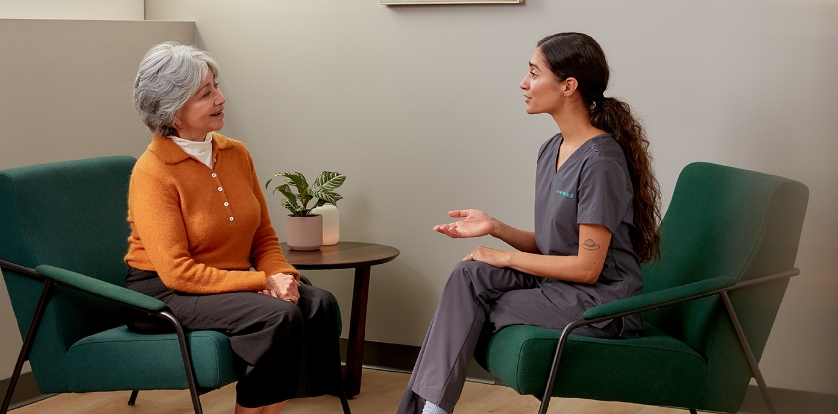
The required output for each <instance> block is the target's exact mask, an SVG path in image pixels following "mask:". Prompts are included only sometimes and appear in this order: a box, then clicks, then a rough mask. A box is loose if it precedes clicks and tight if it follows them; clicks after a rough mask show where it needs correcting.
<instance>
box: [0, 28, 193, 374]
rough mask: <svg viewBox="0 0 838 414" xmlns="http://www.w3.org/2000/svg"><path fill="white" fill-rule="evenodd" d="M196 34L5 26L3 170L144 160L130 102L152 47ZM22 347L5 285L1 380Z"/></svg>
mask: <svg viewBox="0 0 838 414" xmlns="http://www.w3.org/2000/svg"><path fill="white" fill-rule="evenodd" d="M194 30H195V25H194V24H193V23H192V22H144V21H133V22H128V21H70V20H7V19H0V56H2V57H3V58H2V59H0V97H2V99H0V131H2V132H0V169H6V168H12V167H18V166H23V165H31V164H38V163H44V162H53V161H61V160H69V159H80V158H89V157H96V156H105V155H118V154H128V155H133V156H135V157H136V156H139V155H140V154H142V152H143V150H144V149H145V147H146V146H147V145H148V141H149V134H148V132H146V131H147V130H146V128H145V127H144V126H142V123H141V122H140V120H139V118H138V117H137V114H136V112H135V110H134V106H133V104H132V103H131V84H132V82H133V80H134V75H136V73H137V66H138V65H139V62H140V59H142V56H143V54H144V53H145V52H146V50H148V48H149V47H151V46H152V45H154V44H156V43H159V42H162V41H165V40H171V39H174V38H179V39H182V40H183V41H186V42H192V41H194ZM58 184H59V185H60V181H59V182H58ZM20 345H21V339H20V334H19V331H18V328H17V323H16V322H15V319H14V314H13V313H12V307H11V304H10V303H9V297H8V293H7V292H6V288H5V283H4V282H3V279H2V278H0V378H8V377H9V376H11V372H12V368H13V367H14V364H15V360H16V359H17V355H18V351H19V350H20ZM27 371H28V369H27Z"/></svg>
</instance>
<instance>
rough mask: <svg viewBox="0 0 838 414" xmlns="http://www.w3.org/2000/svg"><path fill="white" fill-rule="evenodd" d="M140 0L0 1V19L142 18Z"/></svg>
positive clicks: (142, 10) (143, 8) (142, 9)
mask: <svg viewBox="0 0 838 414" xmlns="http://www.w3.org/2000/svg"><path fill="white" fill-rule="evenodd" d="M144 11H145V7H144V4H143V0H2V1H0V19H84V20H143V13H144Z"/></svg>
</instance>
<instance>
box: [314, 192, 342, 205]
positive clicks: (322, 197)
mask: <svg viewBox="0 0 838 414" xmlns="http://www.w3.org/2000/svg"><path fill="white" fill-rule="evenodd" d="M314 196H315V197H317V198H319V200H318V201H317V204H318V205H317V206H318V207H320V206H322V205H323V204H326V203H329V204H334V205H337V204H336V203H337V202H338V200H340V199H342V198H343V196H341V195H340V194H338V193H335V192H332V191H328V190H321V191H317V192H315V193H314ZM320 201H324V203H320Z"/></svg>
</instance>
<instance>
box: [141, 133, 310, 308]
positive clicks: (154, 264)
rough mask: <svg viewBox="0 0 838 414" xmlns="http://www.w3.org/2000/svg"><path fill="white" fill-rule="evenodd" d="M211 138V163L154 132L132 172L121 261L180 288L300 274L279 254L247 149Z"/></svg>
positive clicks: (206, 288) (215, 287) (251, 285)
mask: <svg viewBox="0 0 838 414" xmlns="http://www.w3.org/2000/svg"><path fill="white" fill-rule="evenodd" d="M212 141H213V143H212V158H213V165H214V166H215V168H214V169H210V168H209V167H207V166H206V165H204V164H203V163H201V162H200V161H198V160H197V159H195V158H194V157H192V156H191V155H189V154H187V153H186V152H184V151H183V150H182V149H181V148H180V147H179V146H178V145H177V144H175V143H174V142H173V141H172V140H171V139H169V138H166V137H163V136H160V135H154V136H153V138H152V142H151V145H149V146H148V150H147V151H146V152H145V153H143V155H142V156H141V157H140V159H138V160H137V164H136V165H135V166H134V171H133V173H132V174H131V184H130V187H129V190H128V222H129V223H130V224H131V235H130V236H129V237H128V243H129V246H128V254H127V255H126V256H125V262H126V263H128V265H129V266H131V267H133V268H135V269H140V270H149V271H156V272H157V273H158V274H159V275H160V279H162V280H163V283H165V284H166V286H168V287H169V288H170V289H172V290H175V291H179V292H185V293H199V294H209V293H224V292H241V291H258V290H263V289H266V288H267V287H266V280H265V279H266V278H267V276H270V275H273V274H276V273H289V274H294V275H299V273H298V272H297V270H296V269H294V267H293V266H291V265H290V264H288V262H287V261H285V257H284V256H283V255H282V249H281V248H280V245H279V239H278V238H277V236H276V232H275V231H274V229H273V226H271V219H270V216H269V215H268V207H267V204H266V203H265V196H264V194H263V193H262V188H261V186H260V185H259V179H258V178H257V177H256V170H255V168H254V167H253V160H252V159H251V158H250V153H249V152H248V151H247V149H246V148H245V147H244V145H243V144H242V143H241V142H239V141H236V140H233V139H230V138H227V137H225V136H223V135H221V134H218V133H213V136H212ZM251 266H252V267H254V268H255V269H256V270H255V271H251V270H250V268H251ZM236 269H237V270H236Z"/></svg>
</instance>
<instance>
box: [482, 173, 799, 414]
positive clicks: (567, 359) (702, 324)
mask: <svg viewBox="0 0 838 414" xmlns="http://www.w3.org/2000/svg"><path fill="white" fill-rule="evenodd" d="M808 197H809V190H808V188H807V187H806V186H805V185H803V184H801V183H799V182H796V181H793V180H789V179H785V178H782V177H778V176H773V175H768V174H762V173H758V172H753V171H747V170H742V169H737V168H731V167H725V166H721V165H714V164H709V163H694V164H690V165H688V166H687V167H685V168H684V170H683V171H682V172H681V175H680V176H679V178H678V182H677V184H676V187H675V192H674V195H673V197H672V202H671V204H670V206H669V209H668V210H667V212H666V215H665V217H664V219H663V222H662V224H661V258H660V260H658V261H655V262H650V263H647V264H646V265H644V267H643V282H644V288H643V294H642V295H640V296H635V297H632V298H628V299H624V300H620V301H616V302H612V303H607V304H603V305H600V306H598V307H595V308H592V309H589V310H588V311H587V312H585V313H584V315H583V319H580V320H577V321H575V322H573V323H572V324H570V325H569V326H568V327H567V328H565V330H564V331H563V332H562V333H558V332H555V331H550V330H547V329H541V328H537V327H531V326H523V325H519V326H511V327H508V328H505V329H503V330H501V331H500V332H498V333H496V334H495V335H493V336H492V337H491V338H490V339H489V340H488V341H486V343H484V344H483V346H481V347H479V348H478V350H477V352H476V355H475V357H476V359H477V361H478V362H479V363H480V364H481V365H482V366H483V367H484V368H486V369H487V370H488V371H490V372H492V373H493V374H494V375H496V376H497V377H498V378H500V379H501V380H502V381H504V382H505V383H506V384H507V385H508V386H510V387H512V388H513V389H515V391H517V392H518V393H520V394H522V395H524V394H530V395H534V396H536V397H538V398H540V399H541V407H540V409H539V413H542V414H543V413H546V412H547V406H548V404H549V401H550V397H551V396H557V397H568V398H584V399H595V400H605V401H623V402H631V403H637V404H646V405H656V406H669V407H683V408H686V409H689V410H690V412H691V413H693V414H694V413H696V411H697V410H706V411H714V412H727V413H735V412H737V411H738V410H739V407H740V405H741V404H742V400H743V399H744V395H745V391H746V389H747V387H748V383H749V382H750V379H751V377H754V378H755V379H756V380H757V383H758V385H759V387H760V390H761V392H762V394H763V397H764V399H765V401H766V404H767V406H768V408H769V411H770V412H771V413H772V414H773V413H775V409H774V405H773V403H772V401H771V399H770V397H769V394H768V390H767V388H766V385H765V381H764V380H763V378H762V375H761V374H760V371H759V367H758V365H757V364H758V362H759V359H760V357H761V356H762V352H763V349H764V347H765V343H766V341H767V340H768V334H769V332H770V331H771V327H772V325H773V324H774V319H775V317H776V315H777V310H778V309H779V307H780V302H781V301H782V299H783V295H784V294H785V290H786V286H787V285H788V282H789V279H790V277H792V276H794V275H797V274H798V273H799V271H798V270H797V269H796V268H794V261H795V257H796V255H797V248H798V243H799V241H800V232H801V228H802V225H803V217H804V215H805V212H806V205H807V202H808ZM641 312H642V313H643V317H644V330H643V335H642V336H641V337H640V338H636V339H616V340H609V339H597V338H589V337H583V336H578V335H573V334H572V332H573V330H574V329H575V328H577V327H579V326H584V325H588V324H591V323H596V322H598V321H603V320H608V319H612V318H618V317H622V316H625V315H629V314H633V313H641ZM550 361H552V364H551V363H550Z"/></svg>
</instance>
